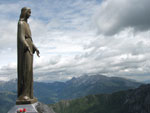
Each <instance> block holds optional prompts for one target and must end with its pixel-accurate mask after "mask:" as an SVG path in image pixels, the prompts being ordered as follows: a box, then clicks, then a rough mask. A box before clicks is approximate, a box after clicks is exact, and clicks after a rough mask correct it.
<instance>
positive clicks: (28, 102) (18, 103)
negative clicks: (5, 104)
mask: <svg viewBox="0 0 150 113" xmlns="http://www.w3.org/2000/svg"><path fill="white" fill-rule="evenodd" d="M36 102H38V100H37V98H33V99H29V100H16V105H23V104H33V103H36Z"/></svg>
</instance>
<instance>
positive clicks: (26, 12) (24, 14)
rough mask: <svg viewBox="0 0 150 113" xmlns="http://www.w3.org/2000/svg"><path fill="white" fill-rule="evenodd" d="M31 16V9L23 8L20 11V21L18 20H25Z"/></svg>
mask: <svg viewBox="0 0 150 113" xmlns="http://www.w3.org/2000/svg"><path fill="white" fill-rule="evenodd" d="M30 16H31V9H30V8H27V7H23V8H22V9H21V14H20V19H19V20H26V21H27V19H28V18H29V17H30Z"/></svg>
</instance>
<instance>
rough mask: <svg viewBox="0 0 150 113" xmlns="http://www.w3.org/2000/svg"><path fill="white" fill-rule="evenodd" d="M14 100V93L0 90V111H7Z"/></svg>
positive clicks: (2, 112) (5, 112) (1, 112)
mask: <svg viewBox="0 0 150 113" xmlns="http://www.w3.org/2000/svg"><path fill="white" fill-rule="evenodd" d="M15 100H16V94H15V93H13V92H0V113H7V111H8V110H9V109H10V108H11V107H12V106H13V105H14V104H15Z"/></svg>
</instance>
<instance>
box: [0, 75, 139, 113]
mask: <svg viewBox="0 0 150 113" xmlns="http://www.w3.org/2000/svg"><path fill="white" fill-rule="evenodd" d="M139 85H141V83H138V82H136V81H133V80H128V79H124V78H119V77H106V76H103V75H91V76H88V75H84V76H81V77H78V78H75V77H74V78H72V79H71V80H68V81H66V82H53V83H42V82H35V83H34V95H35V97H37V98H38V100H39V101H40V102H43V103H45V104H53V103H56V102H59V101H61V100H69V99H75V98H80V97H84V96H87V95H94V94H102V93H103V94H104V93H107V94H109V93H113V92H116V91H121V90H127V89H134V88H136V87H138V86H139ZM16 87H17V82H16V80H12V81H9V82H3V83H2V82H1V83H0V100H4V101H5V102H3V101H0V110H1V109H4V110H5V109H6V107H7V109H8V108H10V107H11V106H12V105H13V104H15V100H16V92H17V91H16ZM4 103H10V104H9V106H5V105H4ZM2 113H4V112H2Z"/></svg>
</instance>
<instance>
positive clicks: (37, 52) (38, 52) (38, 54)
mask: <svg viewBox="0 0 150 113" xmlns="http://www.w3.org/2000/svg"><path fill="white" fill-rule="evenodd" d="M36 54H37V56H38V57H40V51H39V50H38V49H37V50H36Z"/></svg>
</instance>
